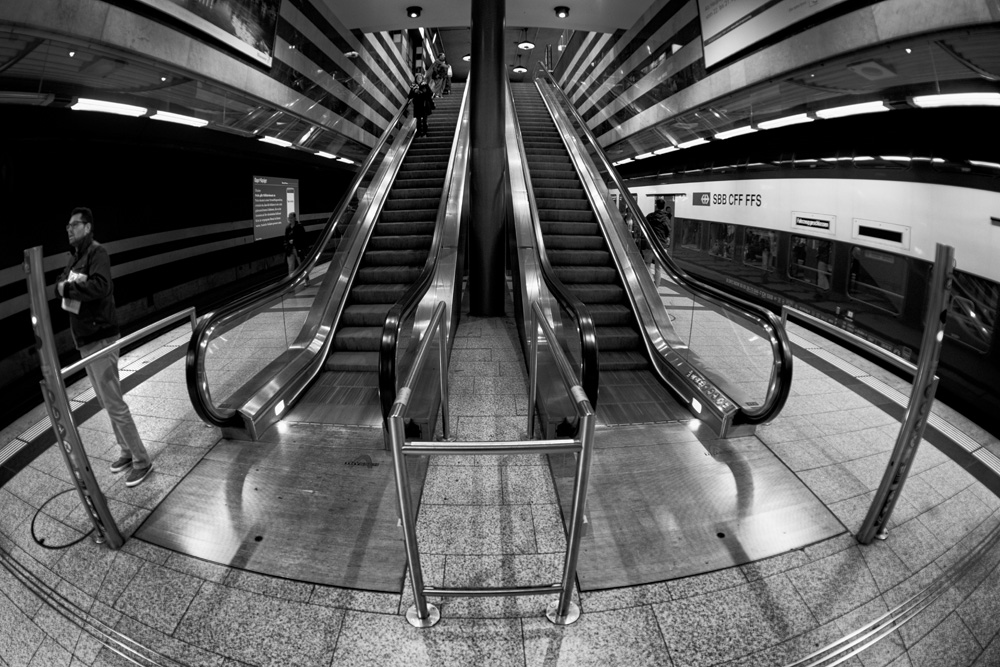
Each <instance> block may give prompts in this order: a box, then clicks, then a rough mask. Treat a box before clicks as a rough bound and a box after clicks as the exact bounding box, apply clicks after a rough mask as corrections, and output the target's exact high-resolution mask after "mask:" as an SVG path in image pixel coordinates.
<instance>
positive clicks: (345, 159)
mask: <svg viewBox="0 0 1000 667" xmlns="http://www.w3.org/2000/svg"><path fill="white" fill-rule="evenodd" d="M337 162H343V163H345V164H354V160H349V159H347V158H346V157H339V158H337Z"/></svg>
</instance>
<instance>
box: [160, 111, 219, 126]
mask: <svg viewBox="0 0 1000 667" xmlns="http://www.w3.org/2000/svg"><path fill="white" fill-rule="evenodd" d="M150 118H152V119H153V120H165V121H167V122H168V123H177V124H179V125H190V126H191V127H205V126H206V125H208V121H207V120H202V119H201V118H195V117H194V116H184V115H181V114H179V113H170V112H169V111H157V112H156V113H155V114H153V115H152V116H150Z"/></svg>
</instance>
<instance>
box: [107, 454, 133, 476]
mask: <svg viewBox="0 0 1000 667" xmlns="http://www.w3.org/2000/svg"><path fill="white" fill-rule="evenodd" d="M131 467H132V457H127V458H126V457H124V456H119V457H118V460H117V461H115V462H114V463H112V464H111V472H113V473H114V474H116V475H117V474H118V473H120V472H121V471H123V470H128V469H129V468H131Z"/></svg>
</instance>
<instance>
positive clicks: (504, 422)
mask: <svg viewBox="0 0 1000 667" xmlns="http://www.w3.org/2000/svg"><path fill="white" fill-rule="evenodd" d="M455 421H457V422H458V424H457V426H454V427H453V428H454V430H455V435H456V437H457V438H458V439H459V440H461V441H466V442H484V441H487V442H496V441H511V440H527V422H526V420H525V419H524V418H522V417H458V419H457V420H455Z"/></svg>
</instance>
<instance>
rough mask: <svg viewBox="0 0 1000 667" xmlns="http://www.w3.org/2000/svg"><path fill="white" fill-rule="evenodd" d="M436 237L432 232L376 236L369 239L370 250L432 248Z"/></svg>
mask: <svg viewBox="0 0 1000 667" xmlns="http://www.w3.org/2000/svg"><path fill="white" fill-rule="evenodd" d="M433 239H434V237H433V235H431V234H407V235H405V236H404V235H393V236H389V235H384V236H375V235H373V236H372V237H371V239H369V240H368V248H369V249H370V250H423V251H424V253H425V254H426V253H427V251H429V250H430V247H431V242H432V241H433Z"/></svg>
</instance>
